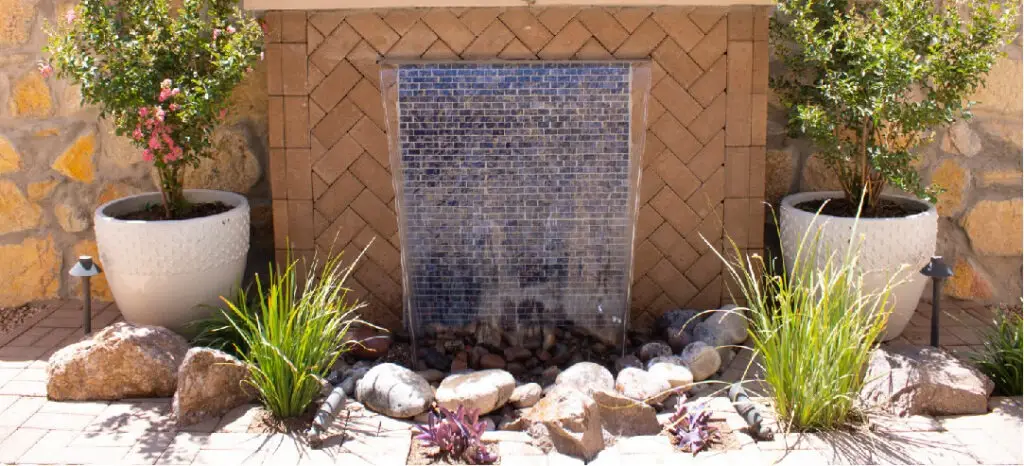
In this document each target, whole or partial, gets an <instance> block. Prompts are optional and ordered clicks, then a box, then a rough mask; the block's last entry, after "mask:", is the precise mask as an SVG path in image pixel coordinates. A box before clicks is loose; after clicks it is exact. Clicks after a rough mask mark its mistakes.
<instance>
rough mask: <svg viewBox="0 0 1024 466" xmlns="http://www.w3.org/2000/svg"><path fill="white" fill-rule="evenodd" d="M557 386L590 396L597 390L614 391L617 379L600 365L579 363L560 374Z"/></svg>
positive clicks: (556, 380)
mask: <svg viewBox="0 0 1024 466" xmlns="http://www.w3.org/2000/svg"><path fill="white" fill-rule="evenodd" d="M555 384H556V385H561V386H565V387H570V388H575V389H576V390H579V391H580V392H581V393H583V394H584V395H588V396H589V395H590V394H591V393H594V391H596V390H612V389H614V388H615V377H612V373H611V372H609V371H608V369H606V368H605V367H604V366H602V365H600V364H597V363H593V362H578V363H576V364H573V365H572V366H569V368H568V369H566V370H564V371H562V372H561V373H560V374H558V377H556V378H555Z"/></svg>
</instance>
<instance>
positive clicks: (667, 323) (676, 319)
mask: <svg viewBox="0 0 1024 466" xmlns="http://www.w3.org/2000/svg"><path fill="white" fill-rule="evenodd" d="M701 312H703V311H700V310H697V309H673V310H671V311H668V312H666V313H664V314H662V315H661V316H660V317H658V318H657V319H656V320H655V321H654V328H655V329H656V330H658V331H664V330H666V329H669V328H681V329H692V328H693V327H695V326H696V325H697V324H698V323H700V321H701V320H702V319H703V317H704V316H700V317H698V315H699V314H700V313H701Z"/></svg>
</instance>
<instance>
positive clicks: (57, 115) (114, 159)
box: [0, 0, 273, 306]
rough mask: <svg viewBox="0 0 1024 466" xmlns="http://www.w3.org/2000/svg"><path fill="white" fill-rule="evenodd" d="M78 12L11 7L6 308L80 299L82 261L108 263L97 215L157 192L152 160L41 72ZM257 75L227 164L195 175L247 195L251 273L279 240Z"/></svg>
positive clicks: (4, 164) (98, 284)
mask: <svg viewBox="0 0 1024 466" xmlns="http://www.w3.org/2000/svg"><path fill="white" fill-rule="evenodd" d="M72 4H73V3H71V2H64V1H53V0H39V1H35V0H0V306H13V305H19V304H21V303H24V302H27V301H30V300H36V299H45V298H58V297H71V296H75V295H77V293H78V290H77V287H78V282H77V280H75V281H72V280H69V279H68V277H67V270H68V269H69V268H70V267H71V265H72V264H73V263H74V260H75V259H76V258H77V257H78V256H79V255H82V254H89V255H93V256H96V255H97V253H96V243H95V241H94V240H93V233H92V216H93V210H95V208H96V207H97V206H98V205H100V204H102V203H104V202H107V201H109V200H113V199H116V198H118V197H121V196H125V195H129V194H134V193H139V192H144V191H153V190H155V184H154V182H153V179H152V175H151V173H150V166H149V164H146V163H144V162H143V161H142V159H141V155H140V154H141V151H140V150H139V149H136V148H135V147H134V146H132V145H131V144H130V143H129V142H128V140H127V139H125V138H121V137H119V136H116V135H115V134H114V133H113V131H112V129H111V127H110V125H109V124H108V123H107V122H106V121H104V120H101V119H99V117H98V111H97V110H96V109H95V108H91V107H86V108H82V107H81V106H80V105H79V104H80V99H81V96H80V95H79V93H78V89H77V87H76V86H73V85H70V84H69V83H67V82H64V81H61V80H59V79H57V78H56V77H55V76H54V77H50V78H43V77H41V76H40V74H39V73H38V71H37V68H36V64H37V62H38V61H40V60H41V59H42V58H43V56H42V47H43V45H44V44H45V42H46V35H45V33H43V31H42V25H43V21H44V20H50V21H53V19H54V18H55V17H58V16H61V15H60V14H55V12H57V11H65V10H66V9H67V8H69V6H70V5H72ZM258 68H259V69H257V70H255V71H254V73H253V75H252V76H251V77H250V78H248V79H247V80H246V82H245V83H243V84H242V85H241V86H240V87H239V89H238V90H237V92H236V94H235V96H234V97H233V100H234V103H233V106H232V111H231V114H230V116H229V120H228V124H227V125H226V126H225V128H224V129H223V130H222V131H220V132H219V134H218V135H217V138H218V140H219V141H220V144H221V149H220V150H219V154H218V156H217V157H216V158H215V159H212V160H207V161H205V162H203V166H202V167H201V168H199V169H198V170H196V171H194V172H191V173H189V174H188V177H187V181H186V185H187V186H188V187H204V188H214V189H225V190H231V191H236V192H242V193H247V194H248V196H249V198H250V202H251V204H252V219H253V237H252V244H253V249H252V254H250V266H252V267H255V268H256V269H257V270H263V269H264V267H266V263H265V259H268V258H269V257H270V256H271V253H270V252H268V250H272V248H273V246H272V245H271V244H270V241H271V238H272V237H273V235H272V233H271V232H270V228H271V221H270V206H269V198H270V192H269V183H267V182H266V181H264V177H263V168H262V167H263V166H264V165H265V164H266V159H267V117H266V113H267V97H266V91H265V89H266V83H265V82H266V71H265V67H263V66H260V67H258ZM261 258H262V260H261ZM93 284H94V290H95V291H94V292H95V294H94V296H96V297H97V298H99V299H104V300H110V299H111V297H110V292H109V289H107V286H106V282H105V280H103V278H102V276H101V277H100V278H99V279H98V280H94V281H93Z"/></svg>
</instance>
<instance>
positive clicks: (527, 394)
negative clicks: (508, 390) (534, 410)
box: [508, 383, 544, 408]
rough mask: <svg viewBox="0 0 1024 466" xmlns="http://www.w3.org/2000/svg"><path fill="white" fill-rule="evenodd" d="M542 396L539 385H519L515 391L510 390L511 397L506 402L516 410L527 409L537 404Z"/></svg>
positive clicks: (542, 392) (542, 391)
mask: <svg viewBox="0 0 1024 466" xmlns="http://www.w3.org/2000/svg"><path fill="white" fill-rule="evenodd" d="M543 395H544V390H543V389H542V388H541V386H540V384H537V383H528V384H523V385H520V386H518V387H516V389H515V390H512V396H511V397H510V398H509V399H508V401H509V403H512V406H515V407H516V408H529V407H531V406H533V405H535V404H537V402H538V401H540V398H541V396H543Z"/></svg>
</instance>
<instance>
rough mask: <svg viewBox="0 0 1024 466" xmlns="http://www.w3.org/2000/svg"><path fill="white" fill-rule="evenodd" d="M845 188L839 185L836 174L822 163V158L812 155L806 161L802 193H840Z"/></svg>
mask: <svg viewBox="0 0 1024 466" xmlns="http://www.w3.org/2000/svg"><path fill="white" fill-rule="evenodd" d="M842 189H843V186H842V185H841V184H840V183H839V179H838V178H836V175H835V173H833V172H832V170H830V169H829V168H828V166H827V165H825V162H822V161H821V158H819V157H817V156H816V155H812V156H810V157H808V158H807V160H805V161H804V168H803V172H802V173H801V175H800V191H839V190H842Z"/></svg>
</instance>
